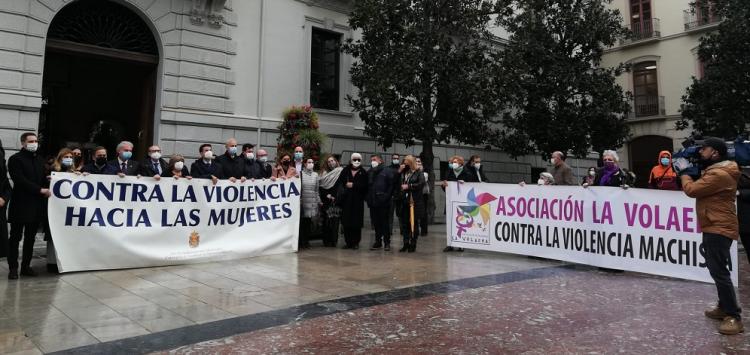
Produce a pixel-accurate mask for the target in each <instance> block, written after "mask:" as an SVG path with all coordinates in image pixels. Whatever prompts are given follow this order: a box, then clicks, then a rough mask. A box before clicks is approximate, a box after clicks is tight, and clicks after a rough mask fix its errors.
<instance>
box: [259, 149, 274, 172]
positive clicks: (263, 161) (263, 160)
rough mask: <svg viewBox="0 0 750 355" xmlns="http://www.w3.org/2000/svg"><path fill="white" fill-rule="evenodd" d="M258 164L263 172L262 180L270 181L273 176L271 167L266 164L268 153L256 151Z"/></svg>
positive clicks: (260, 150) (269, 164) (262, 150)
mask: <svg viewBox="0 0 750 355" xmlns="http://www.w3.org/2000/svg"><path fill="white" fill-rule="evenodd" d="M258 164H259V165H260V168H261V170H262V171H263V178H264V179H270V178H271V175H273V166H271V163H269V162H268V152H267V151H266V150H265V149H258Z"/></svg>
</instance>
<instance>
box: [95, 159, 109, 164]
mask: <svg viewBox="0 0 750 355" xmlns="http://www.w3.org/2000/svg"><path fill="white" fill-rule="evenodd" d="M104 164H107V157H97V158H96V165H104Z"/></svg>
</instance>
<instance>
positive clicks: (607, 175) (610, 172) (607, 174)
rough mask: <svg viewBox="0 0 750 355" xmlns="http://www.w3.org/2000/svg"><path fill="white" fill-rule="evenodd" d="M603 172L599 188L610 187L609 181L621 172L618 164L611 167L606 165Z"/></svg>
mask: <svg viewBox="0 0 750 355" xmlns="http://www.w3.org/2000/svg"><path fill="white" fill-rule="evenodd" d="M602 171H603V172H604V174H603V175H602V178H601V180H599V186H608V185H609V181H610V180H612V176H614V175H615V173H616V172H618V171H620V167H618V166H617V164H613V165H612V166H611V167H609V166H607V165H605V166H604V169H602Z"/></svg>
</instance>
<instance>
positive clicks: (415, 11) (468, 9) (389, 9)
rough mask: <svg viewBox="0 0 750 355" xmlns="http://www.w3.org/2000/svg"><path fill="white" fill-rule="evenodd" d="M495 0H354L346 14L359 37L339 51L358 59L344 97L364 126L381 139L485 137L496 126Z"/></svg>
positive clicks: (475, 140) (428, 148)
mask: <svg viewBox="0 0 750 355" xmlns="http://www.w3.org/2000/svg"><path fill="white" fill-rule="evenodd" d="M492 10H493V1H485V0H412V1H402V0H401V1H399V0H385V1H384V0H358V1H356V2H354V10H353V12H352V13H351V17H350V19H349V25H350V27H351V28H352V29H353V30H357V31H360V32H361V34H362V38H361V39H359V40H356V41H352V40H349V41H347V42H346V43H345V44H344V45H343V48H342V49H343V51H344V52H345V53H349V54H351V55H352V56H353V57H354V58H355V59H356V61H355V62H354V64H353V65H352V68H351V72H350V73H351V80H352V83H353V84H354V86H355V87H356V88H357V89H358V94H357V95H356V97H353V96H349V97H348V98H347V100H348V102H349V103H350V105H351V106H352V107H353V109H354V110H355V111H357V112H359V117H360V118H361V119H362V121H363V122H364V124H365V133H366V134H368V135H370V136H371V137H375V138H376V139H377V140H378V142H379V143H380V144H381V145H383V146H384V147H390V146H391V145H392V144H393V143H394V142H402V143H405V144H407V145H412V144H415V143H416V142H421V143H422V146H423V154H424V159H423V162H424V163H425V165H426V166H425V167H426V168H427V170H428V171H429V170H430V168H431V165H432V158H433V153H432V144H433V143H434V142H449V141H452V140H454V141H458V142H462V143H467V144H483V143H485V142H486V141H488V140H489V139H491V138H492V137H493V133H494V132H496V129H495V125H493V122H495V121H494V120H495V118H496V117H497V113H498V112H499V108H500V107H499V103H500V102H502V100H500V99H502V97H503V93H502V92H500V91H499V88H500V85H498V83H497V79H498V77H497V76H496V75H494V74H495V73H497V72H498V71H499V67H498V64H499V61H498V60H497V58H496V55H495V52H494V51H492V50H491V47H490V46H491V45H492V43H493V41H494V38H493V36H492V35H491V34H490V32H489V31H488V28H487V26H488V24H489V23H491V18H490V14H491V13H492Z"/></svg>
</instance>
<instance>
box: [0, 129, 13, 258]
mask: <svg viewBox="0 0 750 355" xmlns="http://www.w3.org/2000/svg"><path fill="white" fill-rule="evenodd" d="M12 192H13V189H11V187H10V180H9V179H8V167H7V166H6V165H5V149H4V148H3V142H2V141H0V258H3V257H6V256H8V218H7V216H6V207H7V206H8V201H10V196H11V193H12Z"/></svg>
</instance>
